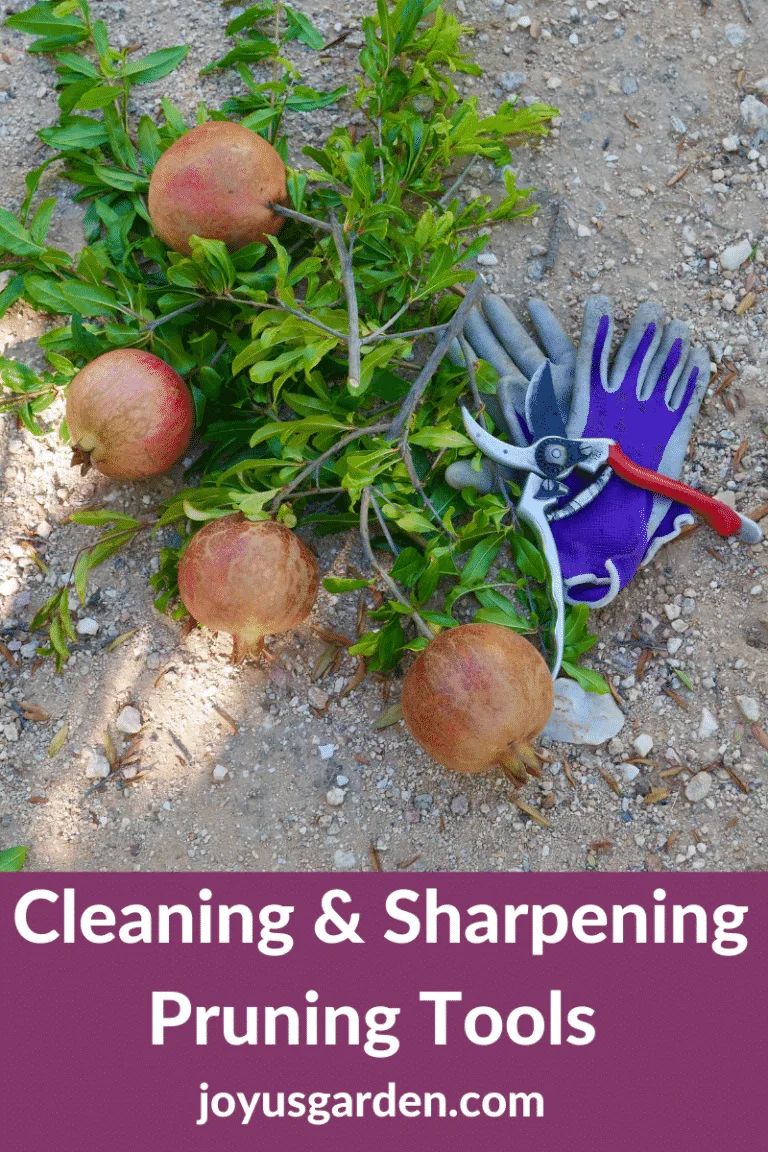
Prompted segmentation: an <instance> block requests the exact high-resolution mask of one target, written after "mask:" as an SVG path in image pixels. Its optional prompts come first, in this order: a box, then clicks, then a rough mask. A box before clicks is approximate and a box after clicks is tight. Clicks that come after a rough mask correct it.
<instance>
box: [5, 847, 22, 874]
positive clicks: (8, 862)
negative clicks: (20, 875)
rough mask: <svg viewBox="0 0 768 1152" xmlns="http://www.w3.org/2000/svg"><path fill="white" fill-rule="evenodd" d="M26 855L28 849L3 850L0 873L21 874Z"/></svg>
mask: <svg viewBox="0 0 768 1152" xmlns="http://www.w3.org/2000/svg"><path fill="white" fill-rule="evenodd" d="M26 855H27V849H26V848H5V849H3V851H2V852H0V872H21V870H22V868H23V867H24V860H25V859H26Z"/></svg>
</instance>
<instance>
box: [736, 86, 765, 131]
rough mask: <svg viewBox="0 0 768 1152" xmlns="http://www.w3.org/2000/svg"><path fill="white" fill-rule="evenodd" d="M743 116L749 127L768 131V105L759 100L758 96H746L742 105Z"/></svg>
mask: <svg viewBox="0 0 768 1152" xmlns="http://www.w3.org/2000/svg"><path fill="white" fill-rule="evenodd" d="M740 111H741V118H742V120H743V121H744V123H745V124H746V126H747V128H754V129H756V130H759V129H760V128H763V129H764V130H765V131H768V105H766V104H763V102H762V100H758V98H757V96H752V95H751V94H750V95H749V96H745V97H744V99H743V100H742V102H741V105H740Z"/></svg>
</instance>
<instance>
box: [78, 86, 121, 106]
mask: <svg viewBox="0 0 768 1152" xmlns="http://www.w3.org/2000/svg"><path fill="white" fill-rule="evenodd" d="M120 91H121V90H120V89H119V88H115V87H113V86H112V85H111V84H104V85H97V86H96V87H95V88H94V87H90V88H88V90H87V91H85V92H83V94H82V96H81V97H80V98H79V99H78V101H77V102H76V104H74V107H75V108H77V109H79V110H80V111H81V112H93V111H94V109H96V108H104V107H105V106H106V105H107V104H111V103H112V101H113V100H116V99H117V98H118V96H119V95H120Z"/></svg>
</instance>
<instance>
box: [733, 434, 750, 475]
mask: <svg viewBox="0 0 768 1152" xmlns="http://www.w3.org/2000/svg"><path fill="white" fill-rule="evenodd" d="M748 447H749V441H748V440H742V442H741V444H739V446H738V448H737V449H736V451H735V453H734V456H733V470H734V472H735V471H736V469H737V468H738V466H739V464H741V462H742V460H743V459H744V456H745V453H746V451H747V448H748Z"/></svg>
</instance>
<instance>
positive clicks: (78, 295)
mask: <svg viewBox="0 0 768 1152" xmlns="http://www.w3.org/2000/svg"><path fill="white" fill-rule="evenodd" d="M59 291H60V292H61V295H62V296H63V297H64V299H65V300H66V301H67V303H68V304H70V305H71V306H72V308H73V309H74V310H75V311H77V312H79V313H80V315H81V316H102V315H103V314H104V313H105V312H115V311H116V310H117V303H118V302H117V294H116V293H115V291H114V289H112V288H107V287H103V286H99V285H97V284H80V283H78V282H77V281H71V280H70V281H65V282H64V283H62V284H61V285H60V286H59Z"/></svg>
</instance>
